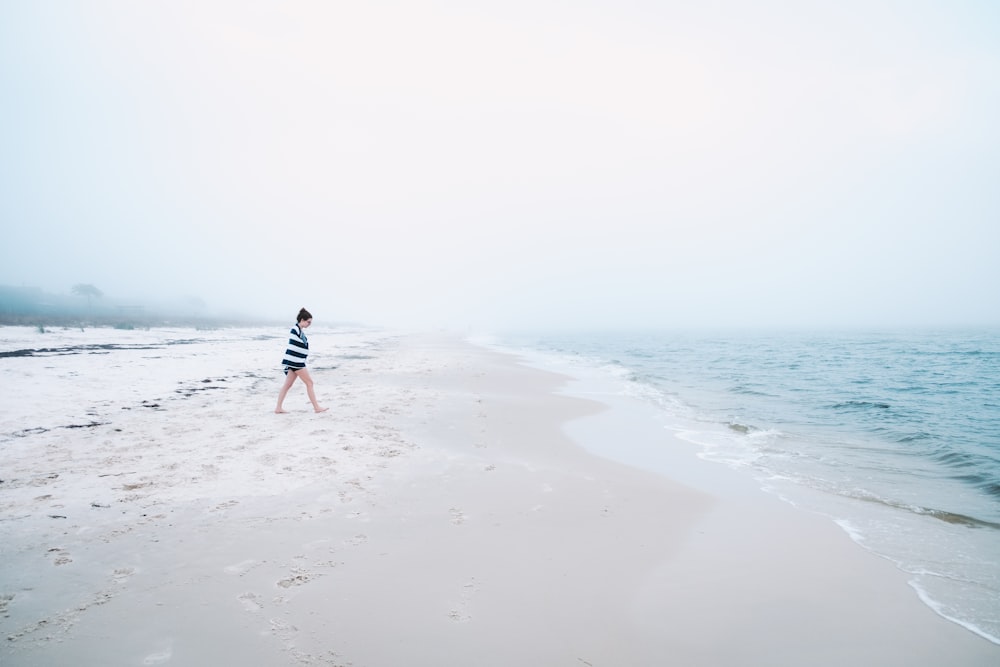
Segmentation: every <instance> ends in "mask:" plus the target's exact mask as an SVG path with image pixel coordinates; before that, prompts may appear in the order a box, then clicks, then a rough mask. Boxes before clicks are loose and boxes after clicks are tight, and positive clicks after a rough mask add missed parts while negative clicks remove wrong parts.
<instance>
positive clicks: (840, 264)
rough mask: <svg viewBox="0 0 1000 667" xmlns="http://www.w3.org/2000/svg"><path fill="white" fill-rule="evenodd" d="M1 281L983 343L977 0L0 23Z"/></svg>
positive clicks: (557, 4)
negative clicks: (949, 331) (926, 332)
mask: <svg viewBox="0 0 1000 667" xmlns="http://www.w3.org/2000/svg"><path fill="white" fill-rule="evenodd" d="M0 99H2V103H0V220H2V225H3V232H2V245H0V284H5V285H28V286H35V287H40V288H42V289H45V290H47V291H51V292H56V293H68V292H69V291H70V288H71V287H72V285H74V284H76V283H81V282H82V283H92V284H94V285H96V286H98V287H99V288H100V289H101V290H103V291H104V293H105V295H106V297H107V298H109V299H112V298H113V299H116V300H124V301H128V300H130V299H132V300H135V301H139V300H142V299H148V298H157V299H174V298H183V297H188V296H197V297H200V298H201V299H203V300H204V301H205V302H206V303H207V304H208V308H209V309H210V310H218V311H220V312H222V311H232V310H241V311H245V312H252V313H259V314H262V315H269V316H278V317H283V316H287V317H288V318H289V319H292V318H293V317H294V314H295V313H296V312H297V310H298V308H299V307H300V306H303V305H305V306H307V307H308V308H309V309H310V310H312V312H313V314H314V315H315V316H316V318H317V320H318V321H323V320H326V321H330V320H353V321H360V322H366V323H370V324H387V325H405V326H432V327H439V326H444V327H452V328H457V329H460V330H468V329H473V330H477V331H479V330H490V329H502V328H512V327H513V328H550V327H556V326H558V327H574V328H589V327H601V328H608V327H677V326H682V327H687V326H738V327H742V326H778V327H781V326H808V327H813V326H819V327H825V326H912V325H940V326H946V325H965V324H988V325H997V324H1000V121H998V119H1000V3H996V2H991V1H987V0H984V1H978V2H977V1H965V2H962V1H956V0H938V1H919V0H900V1H898V2H889V1H884V0H842V1H839V2H809V1H806V0H788V1H782V0H773V1H764V2H741V1H737V0H717V1H715V2H690V1H679V2H673V1H671V0H659V1H654V0H649V1H644V0H635V1H623V0H618V1H612V0H606V1H602V2H596V1H574V2H569V1H568V0H567V1H558V0H533V1H531V2H527V1H521V0H502V1H496V2H493V1H489V2H482V1H476V0H468V1H461V2H460V1H455V2H448V1H446V0H440V1H436V2H433V1H424V0H415V1H411V2H378V1H366V2H337V1H330V2H323V1H319V0H316V1H308V2H306V1H300V2H251V1H248V0H240V1H234V2H213V1H211V0H194V1H188V2H184V1H181V2H178V1H176V0H171V1H169V2H168V1H166V0H163V1H159V2H133V1H131V0H122V1H118V2H109V1H96V0H90V1H87V2H68V1H66V2H54V1H44V0H3V1H2V2H0Z"/></svg>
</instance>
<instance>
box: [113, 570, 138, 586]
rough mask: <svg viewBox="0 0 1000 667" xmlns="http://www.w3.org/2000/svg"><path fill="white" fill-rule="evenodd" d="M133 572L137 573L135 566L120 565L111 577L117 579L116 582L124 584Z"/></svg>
mask: <svg viewBox="0 0 1000 667" xmlns="http://www.w3.org/2000/svg"><path fill="white" fill-rule="evenodd" d="M133 574H135V569H134V568H131V567H120V568H118V569H116V570H115V571H114V572H113V573H112V575H111V578H112V579H114V580H115V583H118V584H124V583H125V582H126V581H128V580H129V578H130V577H131V576H132V575H133Z"/></svg>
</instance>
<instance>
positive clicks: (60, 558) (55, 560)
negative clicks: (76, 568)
mask: <svg viewBox="0 0 1000 667" xmlns="http://www.w3.org/2000/svg"><path fill="white" fill-rule="evenodd" d="M49 555H51V556H52V564H53V565H66V564H67V563H72V562H73V559H72V558H70V557H69V552H68V551H66V550H65V549H63V548H62V547H53V548H51V549H49Z"/></svg>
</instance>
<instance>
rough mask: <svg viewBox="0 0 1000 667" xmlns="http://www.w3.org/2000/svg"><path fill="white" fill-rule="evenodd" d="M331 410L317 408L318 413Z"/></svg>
mask: <svg viewBox="0 0 1000 667" xmlns="http://www.w3.org/2000/svg"><path fill="white" fill-rule="evenodd" d="M329 409H330V408H316V412H326V411H327V410H329Z"/></svg>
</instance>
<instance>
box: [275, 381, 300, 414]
mask: <svg viewBox="0 0 1000 667" xmlns="http://www.w3.org/2000/svg"><path fill="white" fill-rule="evenodd" d="M293 384H295V371H288V373H287V374H286V375H285V384H283V385H282V386H281V391H280V392H278V407H276V408H275V409H274V412H275V414H279V415H283V414H285V413H287V412H288V410H285V409H284V408H283V407H281V406H282V405H283V404H284V402H285V396H287V395H288V390H289V389H291V388H292V385H293Z"/></svg>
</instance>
